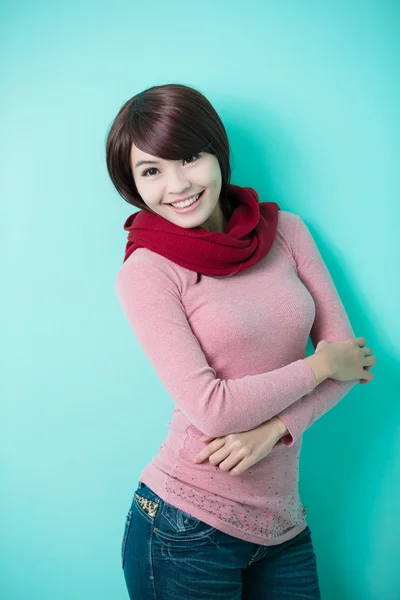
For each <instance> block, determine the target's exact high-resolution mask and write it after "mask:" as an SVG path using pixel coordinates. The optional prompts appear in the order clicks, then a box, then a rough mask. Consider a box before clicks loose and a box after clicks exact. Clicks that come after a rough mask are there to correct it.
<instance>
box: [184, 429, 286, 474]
mask: <svg viewBox="0 0 400 600" xmlns="http://www.w3.org/2000/svg"><path fill="white" fill-rule="evenodd" d="M280 424H281V425H282V422H280ZM281 436H282V433H281V432H280V431H279V428H278V427H277V422H276V420H274V419H270V420H269V421H266V422H265V423H262V424H261V425H259V426H258V427H256V428H255V429H251V430H250V431H242V432H240V433H230V434H229V435H225V436H223V437H217V438H213V437H210V436H207V435H203V437H202V438H200V440H201V441H203V442H207V446H206V447H205V448H203V450H202V451H201V452H199V454H197V456H195V458H194V461H195V462H197V463H201V462H203V460H205V459H206V458H208V459H209V461H210V463H211V464H213V465H219V468H220V469H221V471H229V475H231V476H232V477H234V476H235V475H241V474H242V473H244V471H246V470H247V469H248V468H249V467H251V466H252V465H254V464H255V463H257V462H258V461H259V460H261V459H262V458H265V457H266V456H267V455H268V454H269V453H270V452H271V450H272V448H273V447H274V446H275V444H276V443H277V442H278V441H279V440H280V438H281Z"/></svg>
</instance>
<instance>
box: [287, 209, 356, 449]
mask: <svg viewBox="0 0 400 600" xmlns="http://www.w3.org/2000/svg"><path fill="white" fill-rule="evenodd" d="M296 216H297V215H296ZM297 219H298V222H297V234H296V240H297V242H296V256H295V259H296V264H297V271H298V276H299V278H300V279H301V281H302V282H303V284H304V285H305V286H306V287H307V289H308V291H309V292H310V294H311V295H312V297H313V299H314V303H315V321H314V324H313V326H312V328H311V332H310V337H311V341H312V343H313V345H314V348H315V347H316V346H317V344H318V342H319V341H321V340H325V341H327V342H341V341H344V340H347V339H351V338H352V339H355V337H356V336H355V335H354V331H353V329H352V327H351V324H350V321H349V319H348V316H347V314H346V311H345V309H344V306H343V303H342V301H341V299H340V297H339V295H338V293H337V291H336V288H335V285H334V283H333V280H332V278H331V276H330V273H329V271H328V269H327V267H326V265H325V263H324V261H323V259H322V256H321V254H320V252H319V250H318V247H317V245H316V244H315V242H314V239H313V237H312V236H311V233H310V231H309V229H308V228H307V226H306V225H305V223H304V222H303V221H302V220H301V218H300V217H298V216H297ZM358 381H359V380H358V379H356V380H351V381H336V380H333V379H325V380H324V381H323V382H322V383H320V384H319V385H318V386H317V387H315V389H314V390H312V391H311V392H309V393H308V394H306V395H305V396H304V397H303V398H301V399H300V400H298V401H296V402H294V403H293V404H291V405H290V406H288V407H287V408H285V409H284V410H283V411H281V412H279V413H277V415H276V416H278V417H279V418H280V419H281V420H282V421H283V422H284V423H285V425H286V427H287V429H288V433H287V434H286V435H285V436H284V437H283V438H282V439H281V441H282V442H283V443H284V444H285V445H287V446H292V445H293V444H294V442H295V441H296V440H297V439H298V438H299V437H300V435H301V434H302V433H303V432H304V431H305V430H306V429H307V428H308V427H310V426H311V425H312V424H313V423H314V422H315V421H316V420H317V419H319V418H320V417H321V416H322V415H323V414H325V413H326V412H327V411H328V410H330V409H331V408H333V407H334V406H335V405H336V404H338V402H339V401H340V400H341V399H342V398H344V396H346V394H348V392H349V391H350V390H351V389H352V388H353V387H354V386H355V385H356V384H357V383H358Z"/></svg>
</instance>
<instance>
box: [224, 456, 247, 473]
mask: <svg viewBox="0 0 400 600" xmlns="http://www.w3.org/2000/svg"><path fill="white" fill-rule="evenodd" d="M243 460H244V459H243V456H240V455H238V454H237V452H234V453H232V454H229V456H228V457H227V458H226V459H225V460H224V461H222V462H220V465H219V468H220V469H221V471H229V472H231V470H234V469H236V467H237V466H238V465H239V464H240V463H241V462H243Z"/></svg>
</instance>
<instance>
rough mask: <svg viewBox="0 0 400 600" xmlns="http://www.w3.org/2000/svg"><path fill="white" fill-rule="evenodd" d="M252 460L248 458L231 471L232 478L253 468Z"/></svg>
mask: <svg viewBox="0 0 400 600" xmlns="http://www.w3.org/2000/svg"><path fill="white" fill-rule="evenodd" d="M252 464H253V463H252V462H251V460H250V459H249V458H248V457H247V458H244V459H243V460H241V461H240V462H239V463H238V464H237V465H236V467H234V468H233V469H232V470H231V471H229V475H230V476H231V477H236V476H237V475H241V474H242V473H244V472H245V471H246V470H247V469H248V468H249V467H251V466H252Z"/></svg>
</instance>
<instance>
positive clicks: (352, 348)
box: [315, 337, 376, 383]
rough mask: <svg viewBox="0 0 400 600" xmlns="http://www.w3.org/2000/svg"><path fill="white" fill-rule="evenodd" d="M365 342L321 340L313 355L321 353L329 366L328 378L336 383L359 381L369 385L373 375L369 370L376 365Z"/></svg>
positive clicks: (355, 340)
mask: <svg viewBox="0 0 400 600" xmlns="http://www.w3.org/2000/svg"><path fill="white" fill-rule="evenodd" d="M366 343H367V340H366V339H365V338H363V337H358V338H355V339H354V340H353V339H350V340H345V341H344V342H332V343H330V342H325V341H324V340H321V341H320V342H318V344H317V347H316V348H315V353H317V352H323V353H324V354H325V359H326V361H327V364H328V365H329V366H330V371H331V374H330V376H329V377H330V378H331V379H336V380H337V381H350V380H352V379H359V380H360V383H369V382H370V381H371V380H372V379H373V378H374V375H373V373H370V371H369V369H370V367H372V365H375V364H376V357H375V356H373V355H372V350H371V348H366V347H365V344H366Z"/></svg>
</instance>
